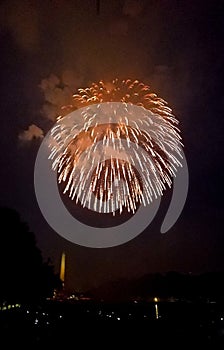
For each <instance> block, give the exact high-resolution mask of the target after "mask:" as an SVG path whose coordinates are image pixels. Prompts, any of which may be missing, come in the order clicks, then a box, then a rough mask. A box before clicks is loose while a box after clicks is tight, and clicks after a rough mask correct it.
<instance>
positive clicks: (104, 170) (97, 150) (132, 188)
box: [49, 79, 182, 214]
mask: <svg viewBox="0 0 224 350" xmlns="http://www.w3.org/2000/svg"><path fill="white" fill-rule="evenodd" d="M77 109H79V110H80V114H79V119H77V114H75V113H72V112H71V111H73V110H77ZM64 110H66V112H67V113H69V112H71V113H69V114H68V115H67V116H66V117H64V118H63V117H60V118H59V119H58V122H57V123H56V125H55V126H54V127H53V129H52V130H51V154H50V157H49V158H50V159H52V168H53V170H56V171H57V173H58V182H59V183H64V185H65V186H64V193H68V195H69V197H70V198H71V199H72V200H75V201H76V202H77V201H80V202H81V205H82V206H83V207H88V208H90V209H93V210H95V211H98V212H103V213H107V212H112V213H113V214H115V213H121V212H122V211H123V209H124V208H127V210H128V211H131V212H132V213H135V212H136V210H137V209H138V205H139V204H144V205H146V204H149V203H150V202H151V201H152V200H153V198H156V197H157V196H161V195H162V194H163V191H164V190H165V188H166V187H167V186H168V187H171V185H172V178H173V177H174V176H175V174H176V172H177V167H178V166H180V165H181V161H180V159H181V155H180V153H181V146H182V144H181V137H180V132H179V129H178V128H177V124H178V121H177V119H176V118H175V117H174V116H173V115H172V111H171V109H170V108H169V107H168V106H167V103H166V102H165V101H164V100H163V99H161V98H159V97H157V95H156V94H154V93H151V92H150V89H149V87H148V86H146V85H144V84H142V83H139V82H138V81H134V82H132V81H131V80H124V81H121V82H120V81H118V80H117V79H116V80H114V81H112V82H111V83H107V84H105V83H103V82H100V83H98V84H95V83H94V84H92V86H91V87H90V88H86V89H80V90H79V94H76V95H74V103H73V104H72V105H71V106H69V107H68V108H64Z"/></svg>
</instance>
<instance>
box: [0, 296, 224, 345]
mask: <svg viewBox="0 0 224 350" xmlns="http://www.w3.org/2000/svg"><path fill="white" fill-rule="evenodd" d="M102 321H106V322H102ZM124 321H125V322H124ZM105 329H107V330H109V329H110V331H111V335H110V338H109V339H108V338H107V341H108V346H109V344H110V343H111V342H112V341H113V340H114V339H115V337H116V332H114V330H116V329H117V330H118V329H120V331H121V333H122V334H123V335H124V337H125V338H126V343H127V342H128V341H130V342H131V341H132V338H134V337H135V336H136V337H140V338H138V341H139V346H138V348H145V346H140V342H141V340H142V341H144V342H145V341H147V342H148V343H150V342H152V343H153V344H156V345H157V346H159V345H160V344H161V345H162V344H165V345H166V346H169V345H172V344H174V343H177V344H178V342H179V344H180V348H183V345H185V344H188V345H192V348H194V347H195V346H196V344H197V345H199V346H201V347H202V346H206V348H210V349H224V304H223V303H220V302H157V303H155V302H151V303H147V302H139V301H133V302H127V303H105V302H94V301H75V302H68V301H66V302H58V301H47V302H45V303H43V304H42V305H33V306H30V305H29V306H28V305H21V306H19V307H16V308H11V309H9V310H8V309H4V310H1V311H0V337H1V342H2V343H4V342H6V344H7V345H8V346H7V347H6V349H7V348H8V347H9V346H11V345H16V346H18V345H24V346H28V348H32V347H34V346H35V347H37V348H42V347H46V346H49V347H50V348H51V347H52V346H55V345H59V344H64V345H65V344H66V341H67V342H68V343H69V344H70V343H71V342H72V343H76V342H77V341H80V340H81V341H82V343H85V342H86V341H87V340H90V339H89V337H90V332H94V333H95V335H97V337H96V338H97V339H98V340H99V341H100V339H103V338H104V335H105V334H106V333H105V334H104V330H105ZM84 334H85V335H84ZM83 335H84V338H83ZM119 339H120V338H119ZM129 345H130V344H129ZM105 347H106V348H107V346H105Z"/></svg>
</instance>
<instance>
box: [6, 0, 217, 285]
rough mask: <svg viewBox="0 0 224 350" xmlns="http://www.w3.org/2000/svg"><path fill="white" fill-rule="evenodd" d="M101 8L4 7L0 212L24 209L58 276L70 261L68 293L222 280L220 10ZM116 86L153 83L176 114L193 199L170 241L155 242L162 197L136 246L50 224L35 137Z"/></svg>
mask: <svg viewBox="0 0 224 350" xmlns="http://www.w3.org/2000/svg"><path fill="white" fill-rule="evenodd" d="M96 4H97V1H94V0H76V1H60V0H54V1H53V0H52V1H44V2H43V1H9V0H7V1H5V2H4V1H3V2H1V5H0V48H1V51H0V68H1V94H0V99H1V103H0V106H1V137H0V144H1V148H0V149H1V153H0V154H1V163H0V164H1V179H0V186H1V196H0V199H1V203H0V204H1V205H2V206H9V207H12V208H15V209H16V210H18V211H19V213H20V214H21V216H22V218H23V220H24V221H26V222H28V224H29V226H30V229H31V230H32V231H33V232H34V233H35V236H36V239H37V245H38V247H39V248H40V249H41V252H42V255H43V257H44V259H45V260H47V258H48V257H50V258H51V260H52V262H53V264H54V265H55V269H56V272H57V271H58V269H59V263H60V255H61V253H62V251H65V253H66V257H67V271H66V284H67V287H68V288H70V289H77V290H87V289H89V288H92V287H97V286H99V285H100V284H102V283H104V282H107V281H113V280H117V279H121V278H122V279H123V278H126V279H132V278H136V277H140V276H143V275H144V274H146V273H154V272H167V271H171V270H175V271H180V272H192V273H201V272H206V271H216V270H223V269H224V237H223V226H222V221H223V171H222V168H223V166H222V165H223V164H222V162H223V146H224V141H223V112H224V97H223V83H224V76H223V72H224V69H223V62H224V55H223V53H224V49H223V37H224V25H223V24H224V21H223V13H224V2H223V1H200V0H198V1H191V0H188V1H175V0H172V1H171V0H166V1H165V0H164V1H162V0H161V1H159V0H156V1H152V0H148V1H147V0H145V1H132V0H131V1H125V0H117V1H115V0H114V1H109V0H101V1H100V9H99V11H97V5H96ZM114 77H119V78H121V79H127V78H131V79H138V80H141V81H143V82H144V83H146V84H149V85H150V86H151V88H152V91H154V92H155V93H157V94H158V95H159V96H161V97H163V98H164V99H165V100H167V101H168V103H169V105H170V106H171V107H172V109H173V113H174V114H175V116H176V117H177V118H178V120H179V121H180V124H179V127H180V129H181V133H182V137H183V142H184V145H185V147H184V150H185V155H186V158H187V162H188V167H189V176H190V182H189V194H188V198H187V202H186V204H185V207H184V210H183V212H182V214H181V216H180V218H179V219H178V221H177V222H176V224H175V225H174V226H173V228H172V229H171V230H170V231H169V232H168V233H166V234H164V235H162V234H160V226H161V223H162V220H163V218H164V215H165V212H166V210H167V207H168V204H169V200H170V194H169V193H166V194H165V197H164V199H163V200H162V204H161V207H160V209H159V212H158V213H157V216H156V218H155V219H154V221H153V223H152V224H151V225H150V226H149V227H148V228H147V229H146V230H145V231H144V232H143V233H142V234H140V235H139V236H138V237H136V238H135V239H134V240H132V241H130V242H128V243H126V244H124V245H122V246H118V247H114V248H107V249H91V248H86V247H82V246H78V245H75V244H72V243H70V242H69V241H67V240H65V239H64V238H62V237H61V236H59V235H58V234H57V233H56V232H54V231H53V230H52V229H51V227H49V225H48V224H47V222H46V221H45V219H44V218H43V216H42V214H41V211H40V209H39V207H38V204H37V201H36V197H35V193H34V185H33V172H34V163H35V158H36V154H37V151H38V148H39V145H40V142H41V138H40V136H41V135H42V133H43V134H46V133H47V132H48V131H49V129H50V128H51V126H52V125H53V124H54V118H55V116H54V113H56V112H57V107H58V105H59V104H60V103H62V102H64V101H65V102H66V101H67V100H68V99H69V97H70V94H71V91H72V92H75V90H76V89H77V88H78V87H86V86H88V84H90V83H91V82H93V81H98V80H100V79H104V80H105V81H108V80H110V79H113V78H114ZM56 86H57V87H58V90H57V89H56V90H55V87H56ZM30 125H33V127H32V128H31V129H28V128H29V126H30ZM24 130H29V131H28V132H26V133H24ZM168 192H169V191H168ZM1 234H4V230H3V229H2V232H1Z"/></svg>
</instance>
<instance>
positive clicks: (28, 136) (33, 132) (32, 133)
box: [19, 124, 44, 142]
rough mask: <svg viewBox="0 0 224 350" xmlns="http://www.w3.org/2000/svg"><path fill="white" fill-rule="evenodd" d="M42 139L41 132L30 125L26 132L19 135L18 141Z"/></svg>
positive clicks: (35, 126) (36, 127)
mask: <svg viewBox="0 0 224 350" xmlns="http://www.w3.org/2000/svg"><path fill="white" fill-rule="evenodd" d="M43 137H44V133H43V130H42V129H41V128H39V127H38V126H37V125H35V124H32V125H30V126H29V127H28V129H27V130H24V131H23V132H21V133H20V134H19V140H20V141H25V142H26V141H31V140H33V139H42V138H43Z"/></svg>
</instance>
